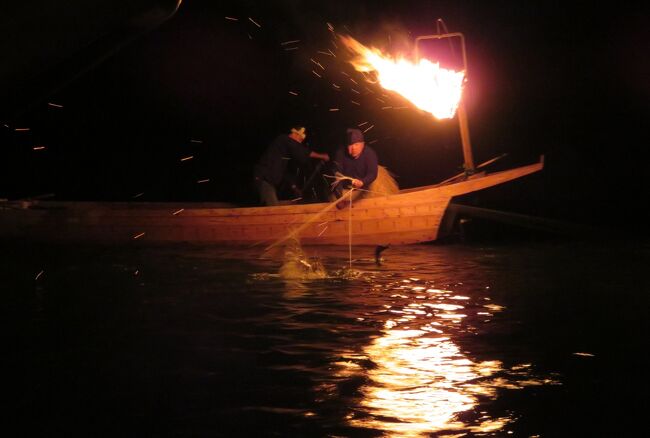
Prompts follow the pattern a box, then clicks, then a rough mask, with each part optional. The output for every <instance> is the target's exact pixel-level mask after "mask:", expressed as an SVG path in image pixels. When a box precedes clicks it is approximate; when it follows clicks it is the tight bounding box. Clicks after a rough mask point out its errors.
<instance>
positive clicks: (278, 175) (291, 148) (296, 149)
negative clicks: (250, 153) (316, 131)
mask: <svg viewBox="0 0 650 438" xmlns="http://www.w3.org/2000/svg"><path fill="white" fill-rule="evenodd" d="M306 137H307V132H306V129H305V127H304V126H294V127H292V128H291V131H290V132H289V134H283V135H279V136H278V137H276V138H275V140H273V142H272V143H271V144H270V145H269V147H268V148H267V149H266V151H265V152H264V154H263V155H262V157H261V158H260V160H259V161H258V162H257V164H256V165H255V171H254V176H255V186H256V188H257V190H258V192H259V195H260V201H261V203H262V204H263V205H278V204H279V202H278V192H277V191H278V188H279V187H280V184H281V183H282V182H283V181H284V180H287V179H289V178H288V175H287V164H288V162H289V160H292V159H293V160H296V162H297V164H298V165H303V164H305V163H306V162H307V161H308V160H309V158H317V159H320V160H324V161H329V155H327V154H321V153H318V152H314V151H311V150H309V148H308V147H306V146H305V145H303V144H302V143H303V141H304V140H305V138H306ZM290 183H291V189H292V190H293V191H294V192H295V193H297V194H298V193H299V192H300V190H299V189H298V187H297V186H296V183H295V181H290Z"/></svg>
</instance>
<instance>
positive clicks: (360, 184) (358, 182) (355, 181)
mask: <svg viewBox="0 0 650 438" xmlns="http://www.w3.org/2000/svg"><path fill="white" fill-rule="evenodd" d="M352 186H353V187H354V188H355V189H359V188H361V187H363V181H361V180H360V179H356V178H355V179H353V180H352Z"/></svg>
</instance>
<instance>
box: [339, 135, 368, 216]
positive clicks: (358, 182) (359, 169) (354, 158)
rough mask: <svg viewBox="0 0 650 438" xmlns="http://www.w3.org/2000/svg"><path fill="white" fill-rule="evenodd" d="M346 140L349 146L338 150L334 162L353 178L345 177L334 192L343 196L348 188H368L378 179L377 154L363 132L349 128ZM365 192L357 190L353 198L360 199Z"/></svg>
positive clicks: (343, 172)
mask: <svg viewBox="0 0 650 438" xmlns="http://www.w3.org/2000/svg"><path fill="white" fill-rule="evenodd" d="M346 140H347V141H346V145H347V146H346V147H343V148H341V149H339V150H338V151H337V152H336V155H335V158H334V164H335V165H336V167H337V170H338V171H339V172H340V173H341V174H342V175H343V176H344V177H349V178H351V180H350V179H343V180H341V181H340V182H339V184H337V185H336V187H335V189H334V192H335V194H336V196H337V197H341V195H343V192H344V190H345V189H348V188H355V189H365V190H367V189H368V187H370V184H372V183H373V182H374V181H375V179H377V167H378V161H377V154H376V153H375V151H374V150H373V149H372V148H371V147H370V146H366V144H365V141H364V138H363V133H362V132H361V131H360V130H358V129H348V130H347V131H346ZM363 193H365V192H363V191H360V190H355V192H354V193H352V199H358V198H359V197H360V196H361V195H362V194H363ZM337 207H339V208H343V207H345V204H344V203H343V202H341V203H339V204H337Z"/></svg>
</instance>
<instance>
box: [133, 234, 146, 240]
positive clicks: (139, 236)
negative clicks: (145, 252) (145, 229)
mask: <svg viewBox="0 0 650 438" xmlns="http://www.w3.org/2000/svg"><path fill="white" fill-rule="evenodd" d="M144 235H145V233H140V234H137V235H135V236H133V240H135V239H139V238H141V237H142V236H144Z"/></svg>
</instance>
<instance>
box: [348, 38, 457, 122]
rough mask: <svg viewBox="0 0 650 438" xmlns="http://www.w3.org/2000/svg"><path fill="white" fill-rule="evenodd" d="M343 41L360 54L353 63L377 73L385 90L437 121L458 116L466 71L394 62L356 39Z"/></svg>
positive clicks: (400, 59) (423, 61)
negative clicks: (400, 97)
mask: <svg viewBox="0 0 650 438" xmlns="http://www.w3.org/2000/svg"><path fill="white" fill-rule="evenodd" d="M340 38H341V40H342V41H343V43H344V44H345V45H346V46H347V47H348V48H349V49H350V50H351V51H352V52H353V53H355V54H356V55H357V58H356V59H354V60H352V61H350V62H351V64H352V65H353V66H354V68H355V69H356V70H357V71H360V72H364V73H370V72H376V74H377V79H378V81H379V83H380V84H381V86H382V87H384V88H385V89H387V90H391V91H395V92H397V93H399V94H401V95H402V96H403V97H405V98H406V99H408V100H409V101H411V102H412V103H413V104H414V105H415V106H417V107H418V108H420V109H421V110H424V111H426V112H428V113H431V114H432V115H433V116H434V117H435V118H437V119H450V118H452V117H454V114H456V109H457V108H458V104H459V103H460V99H461V96H462V92H463V81H464V79H465V72H457V71H454V70H447V69H445V68H441V67H440V64H439V63H438V62H431V61H429V60H428V59H421V60H420V61H419V62H418V63H417V64H415V63H413V62H412V61H410V60H408V59H406V58H404V57H398V58H397V59H393V58H391V57H390V56H386V55H384V54H382V53H381V51H380V50H379V49H375V48H368V47H366V46H364V45H363V44H361V43H360V42H358V41H357V40H355V39H354V38H352V37H348V36H341V37H340Z"/></svg>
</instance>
